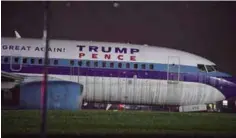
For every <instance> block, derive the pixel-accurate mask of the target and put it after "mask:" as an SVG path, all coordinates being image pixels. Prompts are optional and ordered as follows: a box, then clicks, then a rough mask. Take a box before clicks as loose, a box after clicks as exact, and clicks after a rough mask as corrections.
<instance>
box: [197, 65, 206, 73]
mask: <svg viewBox="0 0 236 138" xmlns="http://www.w3.org/2000/svg"><path fill="white" fill-rule="evenodd" d="M197 67H198V69H199V70H201V71H206V68H205V66H204V65H203V64H198V65H197Z"/></svg>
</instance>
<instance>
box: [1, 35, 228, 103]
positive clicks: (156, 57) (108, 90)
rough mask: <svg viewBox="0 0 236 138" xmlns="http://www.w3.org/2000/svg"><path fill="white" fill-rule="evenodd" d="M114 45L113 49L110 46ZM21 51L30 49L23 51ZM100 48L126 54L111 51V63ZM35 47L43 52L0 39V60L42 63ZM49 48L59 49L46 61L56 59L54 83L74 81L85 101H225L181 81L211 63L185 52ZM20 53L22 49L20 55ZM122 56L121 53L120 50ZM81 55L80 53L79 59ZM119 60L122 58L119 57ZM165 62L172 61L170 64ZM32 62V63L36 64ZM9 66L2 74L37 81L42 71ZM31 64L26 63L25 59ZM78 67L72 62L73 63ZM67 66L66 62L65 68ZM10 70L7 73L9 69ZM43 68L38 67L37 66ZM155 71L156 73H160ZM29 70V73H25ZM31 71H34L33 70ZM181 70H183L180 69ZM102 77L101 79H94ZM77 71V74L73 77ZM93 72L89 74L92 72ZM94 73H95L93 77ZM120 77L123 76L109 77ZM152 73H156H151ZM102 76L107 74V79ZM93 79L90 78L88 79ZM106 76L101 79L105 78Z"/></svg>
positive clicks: (71, 45)
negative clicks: (148, 67) (85, 64)
mask: <svg viewBox="0 0 236 138" xmlns="http://www.w3.org/2000/svg"><path fill="white" fill-rule="evenodd" d="M16 45H17V46H20V47H21V48H19V47H18V48H15V47H14V48H13V47H11V48H10V46H16ZM77 45H84V46H85V47H84V49H82V50H79V49H78V47H76V46H77ZM89 45H91V46H96V47H98V49H96V48H91V49H88V48H87V47H88V46H89ZM113 45H115V46H113ZM22 46H29V47H26V49H23V50H22ZM102 46H104V47H107V48H108V47H109V46H111V47H112V48H114V47H122V48H127V53H122V51H120V53H119V52H118V53H114V52H112V51H111V52H110V54H111V55H110V56H111V58H110V59H108V58H105V57H106V56H105V54H106V53H104V52H102V51H101V50H100V51H99V48H101V47H102ZM36 47H43V42H42V41H41V40H35V39H10V38H5V39H2V55H1V56H2V58H3V57H7V56H9V57H22V58H20V59H22V61H23V57H24V58H30V59H32V58H37V59H38V58H43V57H44V52H43V50H40V49H41V48H39V51H37V50H35V49H36ZM50 47H51V48H52V49H53V48H61V49H62V50H61V49H60V50H59V52H57V51H56V50H55V51H53V50H52V52H50V56H49V57H50V59H58V60H59V61H60V60H61V61H60V62H59V63H61V65H58V66H50V67H49V69H50V68H54V69H55V70H57V71H58V73H49V76H51V77H56V78H58V79H63V80H69V81H74V82H78V83H81V84H83V86H84V89H83V97H84V100H85V101H96V102H121V103H131V104H169V105H196V104H205V103H212V102H216V101H220V100H223V99H225V96H224V95H223V94H222V92H220V91H219V90H218V89H217V88H215V87H213V86H211V85H207V84H204V83H201V82H197V81H195V82H194V81H185V80H181V79H180V78H181V75H180V74H181V73H187V74H188V73H189V74H194V73H195V75H196V74H198V72H196V71H197V64H204V65H214V63H212V62H210V61H208V60H206V59H204V58H201V57H199V56H196V55H192V54H190V53H186V52H182V51H178V50H172V49H167V48H158V47H157V48H156V47H149V46H140V45H127V44H118V43H114V44H113V43H96V42H93V43H92V42H77V41H56V40H52V41H50ZM128 47H130V48H133V53H132V52H130V50H129V49H128ZM20 49H21V50H20ZM137 49H138V51H137ZM123 52H124V51H123ZM81 53H83V54H81ZM119 55H122V56H119ZM170 57H175V58H173V59H172V60H171V58H170ZM35 60H36V59H35ZM70 60H86V61H93V62H94V61H105V62H109V64H110V62H113V61H114V62H120V63H122V64H124V65H125V63H131V64H135V63H144V64H145V63H148V64H154V69H153V70H148V71H149V72H154V76H155V75H156V76H155V77H156V79H155V77H154V76H153V75H150V74H148V73H149V72H148V71H147V73H146V72H145V70H142V69H140V72H139V69H130V70H127V69H124V70H123V69H119V68H118V67H117V66H116V65H115V66H116V67H114V68H112V69H110V70H114V71H113V72H112V73H111V72H110V71H108V70H109V69H103V67H101V66H100V64H99V67H96V68H95V67H91V68H88V67H82V66H81V67H78V66H77V67H74V66H73V67H71V66H68V65H67V61H68V62H69V61H70ZM12 62H13V61H10V64H9V65H7V63H6V64H4V63H3V60H2V65H3V64H4V71H9V70H10V72H14V73H17V74H23V75H28V76H42V72H39V71H36V69H37V67H39V66H40V65H36V64H35V65H34V64H28V63H27V64H23V63H20V67H17V68H18V69H19V70H17V69H16V70H15V71H14V70H12V69H11V67H13V63H12ZM29 62H30V60H29ZM75 63H76V64H77V62H75ZM68 64H69V63H68ZM172 64H175V65H177V66H176V67H177V70H175V71H174V73H176V74H177V77H175V78H174V79H173V80H171V79H169V77H170V76H171V75H172V74H171V73H172V72H171V70H170V68H171V66H170V65H172ZM8 66H9V68H8ZM42 66H43V65H42ZM62 67H64V68H68V69H69V70H70V73H63V70H62V69H61V68H62ZM159 67H160V68H159ZM27 68H29V72H27ZM30 69H32V70H35V72H33V71H32V70H30ZM185 69H186V70H185ZM2 70H3V69H2ZM81 70H84V71H85V72H86V73H85V74H88V75H84V74H80V73H79V72H80V71H81ZM98 70H99V71H100V72H102V73H103V74H104V75H101V74H100V75H97V74H99V73H97V72H99V71H98ZM74 72H77V73H74ZM91 72H92V73H91ZM93 72H94V74H93ZM116 72H119V73H121V74H123V75H114V74H117V73H116ZM132 72H135V73H134V74H136V75H133V77H126V73H132ZM143 72H145V75H147V76H148V75H149V76H148V77H145V75H144V76H142V75H139V73H140V74H141V73H143ZM155 72H156V73H155ZM159 72H161V73H162V76H163V74H164V77H166V79H161V78H158V75H159ZM106 73H109V75H107V74H106ZM91 74H92V75H91ZM105 74H106V75H105Z"/></svg>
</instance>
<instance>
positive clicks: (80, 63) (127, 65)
mask: <svg viewBox="0 0 236 138" xmlns="http://www.w3.org/2000/svg"><path fill="white" fill-rule="evenodd" d="M9 60H11V59H9V57H4V63H8V62H9ZM21 60H22V63H23V64H27V63H30V64H43V59H34V58H23V59H21V58H19V57H15V58H13V63H20V62H21ZM50 61H53V62H51V63H50ZM76 62H77V63H76ZM69 63H70V65H71V66H75V65H76V64H77V65H78V66H80V67H81V66H83V65H84V66H85V67H103V68H114V67H115V65H117V67H118V68H127V69H130V68H132V67H131V66H132V64H130V63H117V62H111V61H109V62H107V61H101V62H99V61H93V62H91V61H81V60H80V61H75V60H70V62H69ZM99 63H100V64H99ZM48 64H53V65H58V64H59V61H58V60H57V59H53V60H49V61H48ZM133 68H134V69H138V68H140V69H150V70H153V69H154V65H153V64H138V63H134V64H133Z"/></svg>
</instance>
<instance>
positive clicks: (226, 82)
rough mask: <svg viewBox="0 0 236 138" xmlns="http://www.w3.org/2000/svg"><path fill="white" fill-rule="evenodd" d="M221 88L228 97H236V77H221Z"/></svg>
mask: <svg viewBox="0 0 236 138" xmlns="http://www.w3.org/2000/svg"><path fill="white" fill-rule="evenodd" d="M220 89H221V90H222V92H223V94H224V95H225V98H226V99H228V98H231V97H236V77H225V78H221V81H220Z"/></svg>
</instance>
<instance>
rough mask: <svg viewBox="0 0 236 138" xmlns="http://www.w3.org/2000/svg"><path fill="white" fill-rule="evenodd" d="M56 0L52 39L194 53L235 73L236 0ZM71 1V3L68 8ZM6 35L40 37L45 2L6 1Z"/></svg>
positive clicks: (53, 7)
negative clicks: (156, 0) (114, 3)
mask: <svg viewBox="0 0 236 138" xmlns="http://www.w3.org/2000/svg"><path fill="white" fill-rule="evenodd" d="M119 4H120V5H119V7H118V8H114V7H113V3H112V2H70V4H68V2H52V3H51V10H52V13H51V15H52V18H51V21H50V23H51V38H53V39H74V40H92V41H111V42H125V43H126V42H131V43H136V44H149V45H157V46H165V47H169V48H175V49H179V50H184V51H187V52H190V53H195V54H197V55H200V56H202V57H205V58H207V59H209V60H211V61H213V62H215V63H216V64H217V65H218V68H220V69H221V71H224V72H227V73H230V74H232V75H236V66H235V65H234V63H235V57H236V56H235V54H236V2H119ZM68 5H70V6H68ZM1 27H2V37H6V36H7V37H11V36H14V29H17V31H18V32H19V33H20V35H21V36H22V37H31V38H41V37H42V29H43V5H42V2H2V26H1Z"/></svg>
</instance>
